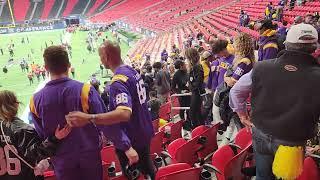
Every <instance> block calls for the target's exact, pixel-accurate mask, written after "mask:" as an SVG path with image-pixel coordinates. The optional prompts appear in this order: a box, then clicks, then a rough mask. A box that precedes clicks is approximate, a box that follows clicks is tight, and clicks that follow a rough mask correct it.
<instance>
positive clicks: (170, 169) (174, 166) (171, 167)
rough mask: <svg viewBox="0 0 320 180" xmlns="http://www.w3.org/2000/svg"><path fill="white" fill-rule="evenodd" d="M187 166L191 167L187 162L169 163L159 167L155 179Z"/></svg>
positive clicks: (187, 167)
mask: <svg viewBox="0 0 320 180" xmlns="http://www.w3.org/2000/svg"><path fill="white" fill-rule="evenodd" d="M189 168H191V166H190V165H189V164H187V163H176V164H170V165H168V166H165V167H161V168H159V170H158V172H157V175H156V179H159V178H160V177H163V176H165V175H168V174H171V173H173V172H177V171H181V170H185V169H189Z"/></svg>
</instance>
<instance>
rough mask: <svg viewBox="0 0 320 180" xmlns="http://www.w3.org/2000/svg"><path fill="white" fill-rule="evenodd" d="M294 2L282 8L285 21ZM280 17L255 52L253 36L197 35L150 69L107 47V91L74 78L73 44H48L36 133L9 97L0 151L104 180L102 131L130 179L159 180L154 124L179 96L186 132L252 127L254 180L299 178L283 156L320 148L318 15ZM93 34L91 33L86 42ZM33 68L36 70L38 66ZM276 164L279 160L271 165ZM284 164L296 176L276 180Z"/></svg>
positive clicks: (261, 25)
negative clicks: (5, 148)
mask: <svg viewBox="0 0 320 180" xmlns="http://www.w3.org/2000/svg"><path fill="white" fill-rule="evenodd" d="M290 3H291V2H290ZM302 3H303V2H302ZM286 4H287V2H286V1H280V2H279V6H280V7H278V8H277V10H276V12H277V14H279V13H281V12H282V11H283V10H284V7H285V5H286ZM290 5H291V4H290ZM273 14H274V13H273V7H272V4H269V5H268V6H267V8H266V14H265V15H266V17H265V19H263V20H261V21H258V22H256V23H255V25H254V28H255V30H257V31H259V33H260V37H259V40H258V43H257V44H258V48H257V49H256V44H255V41H254V39H253V38H252V37H251V36H250V35H248V34H245V33H239V34H238V35H237V36H236V37H234V38H233V39H230V40H222V39H213V40H211V41H209V42H207V41H206V40H204V39H203V34H202V33H201V32H200V31H198V33H197V34H188V35H186V36H185V37H184V38H185V41H184V42H183V49H179V48H178V47H177V46H176V45H173V46H172V49H171V50H170V51H167V50H166V49H163V51H162V52H161V58H160V59H159V60H156V59H152V57H151V55H150V54H149V53H146V54H145V55H144V61H143V62H142V61H141V60H138V61H137V60H135V61H133V60H132V62H133V63H132V64H131V65H130V66H129V65H126V64H124V63H123V61H122V59H121V50H120V47H119V45H118V44H117V43H114V42H111V41H108V40H104V43H103V44H102V45H101V46H100V47H99V48H98V53H99V56H100V59H101V63H102V64H103V66H104V67H106V68H107V69H110V70H111V71H112V72H113V74H114V75H113V77H112V80H111V82H105V84H104V85H105V87H104V89H103V91H102V92H100V88H99V86H100V81H98V80H97V79H96V76H95V75H93V76H92V77H91V80H90V84H91V86H92V87H91V86H90V85H87V84H83V83H80V82H78V81H75V80H72V79H71V78H69V75H68V74H69V71H70V69H71V74H73V75H74V69H73V71H72V67H71V64H70V62H69V56H70V53H69V54H68V50H67V47H63V46H50V47H47V48H46V49H45V51H44V55H43V57H44V63H45V65H46V66H45V67H46V70H47V71H48V73H49V74H50V77H51V81H50V82H48V83H47V85H46V87H45V88H44V89H42V90H40V91H39V92H37V93H35V94H34V96H33V97H32V98H31V101H30V111H31V116H32V119H33V123H34V125H35V129H36V131H35V130H34V129H33V128H31V127H30V126H27V125H25V124H23V123H22V122H21V120H19V119H18V118H16V115H17V111H18V107H19V102H18V100H17V98H16V97H15V95H14V94H13V93H12V92H9V91H1V92H0V100H1V101H0V118H1V119H2V120H3V121H1V130H2V132H1V134H2V136H3V137H4V138H1V139H0V140H1V141H0V144H1V143H2V144H5V145H8V144H12V145H16V144H19V147H20V148H21V149H23V152H26V153H24V156H25V157H24V158H21V157H20V158H19V159H20V160H21V159H26V160H27V161H28V162H29V163H32V164H31V165H30V164H28V163H25V164H26V165H27V166H29V167H30V166H31V168H33V169H35V170H36V172H37V171H42V170H43V168H42V167H43V166H44V165H43V166H41V168H40V167H38V166H36V167H34V166H35V165H36V163H38V162H40V160H41V159H45V158H47V157H49V156H51V157H52V159H51V161H52V164H53V166H54V171H55V175H56V176H57V178H58V179H97V180H101V179H102V169H101V167H102V164H101V157H100V144H99V137H100V135H101V134H103V135H104V136H106V138H107V139H108V140H110V141H112V143H113V144H114V146H115V148H116V154H117V156H118V159H119V161H120V164H121V168H122V171H123V172H124V174H125V175H126V176H129V174H128V166H131V167H132V166H136V168H138V169H139V170H140V171H141V172H143V174H144V175H146V178H149V179H154V178H155V171H154V169H153V166H152V163H151V158H150V141H151V138H152V137H153V134H154V132H153V127H152V123H151V122H152V121H151V120H157V119H159V111H160V108H161V106H162V105H165V104H167V103H169V99H170V98H169V97H170V96H171V95H172V94H179V96H178V100H179V104H180V107H184V108H181V110H180V112H179V118H180V119H182V121H183V122H184V124H183V129H184V130H186V131H191V130H193V129H195V128H196V127H198V126H200V125H211V124H217V123H220V124H219V131H218V133H219V134H225V135H224V136H222V137H225V138H226V140H227V141H232V140H233V139H232V138H233V137H232V135H233V134H234V132H235V131H239V130H240V129H242V128H247V129H248V131H252V140H253V149H254V154H255V163H256V173H255V175H256V179H257V180H262V179H274V178H275V176H276V177H277V178H288V179H295V178H297V176H298V175H299V172H300V173H301V168H302V167H301V164H299V163H296V164H295V163H292V164H281V163H283V161H281V158H282V157H286V158H288V159H290V158H291V160H292V159H296V158H297V157H300V155H301V154H302V153H303V152H304V151H305V150H306V152H307V153H309V154H312V153H317V152H318V153H319V149H320V145H319V133H318V134H316V133H314V132H315V131H317V132H318V131H319V129H318V121H319V116H320V112H319V110H318V107H319V102H320V95H319V91H320V86H319V83H318V82H319V78H320V73H319V72H320V71H319V70H320V69H319V59H317V58H319V54H320V53H319V47H318V42H319V33H318V32H319V31H320V28H319V24H318V22H319V17H318V16H317V15H311V14H307V15H306V16H305V17H304V18H302V17H300V18H297V20H296V21H295V23H294V24H293V25H292V26H291V27H286V25H287V23H286V22H282V24H283V26H280V27H277V25H276V24H275V23H274V21H273V19H275V18H276V19H277V20H278V21H282V16H279V17H274V15H273ZM249 21H250V17H249V16H248V15H247V14H246V13H245V12H244V11H241V15H240V25H241V26H247V25H248V23H249ZM95 36H96V35H94V34H89V35H88V39H87V43H88V45H89V44H92V42H91V41H93V40H92V39H94V37H95ZM255 50H257V51H258V52H257V53H258V54H257V55H256V54H255ZM169 52H170V53H169ZM92 53H95V51H93V52H92ZM34 66H35V68H34V69H35V70H33V71H34V73H36V72H37V69H38V66H37V65H34ZM21 67H22V66H21ZM102 69H103V67H102ZM22 71H24V69H22ZM72 72H73V73H72ZM318 76H319V77H318ZM318 88H319V89H318ZM249 102H250V103H249ZM249 104H250V105H249ZM172 118H174V117H172ZM167 120H168V121H170V119H167ZM3 124H5V126H4V127H5V131H4V130H3V128H4V127H3ZM60 125H61V126H64V127H62V128H61V127H60ZM21 127H22V128H21ZM71 127H72V128H71ZM77 127H81V128H77ZM19 128H20V129H19ZM21 129H22V130H21ZM26 131H27V132H29V134H27V132H26ZM4 133H5V134H4ZM14 135H17V136H24V137H26V138H27V139H31V140H30V141H28V144H27V143H25V141H20V139H18V140H16V141H13V140H12V141H11V140H10V138H11V136H14ZM7 136H8V137H9V138H8V137H7ZM8 139H9V140H10V141H9V140H8ZM30 144H31V145H30ZM58 145H59V147H57V146H58ZM10 147H11V146H10ZM0 150H2V149H0ZM13 151H17V150H13ZM276 154H277V156H276ZM279 158H280V160H279ZM273 162H277V163H279V162H281V163H279V164H277V165H278V166H276V165H274V167H273ZM285 163H287V162H285ZM40 164H42V163H40ZM284 165H285V166H286V167H287V168H288V171H294V172H296V173H293V174H295V175H292V176H289V177H287V176H284V175H283V174H281V173H282V172H280V173H277V167H279V166H284ZM31 168H30V169H29V170H28V167H26V166H24V169H23V170H24V173H25V174H23V173H22V174H20V175H21V177H22V175H24V176H23V177H24V178H25V179H28V178H30V179H32V178H34V174H33V173H32V172H30V170H31ZM76 172H78V173H76ZM10 175H12V174H9V172H8V174H5V176H10ZM35 175H38V174H37V173H36V174H35ZM0 177H1V175H0Z"/></svg>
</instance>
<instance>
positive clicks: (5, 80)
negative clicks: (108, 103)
mask: <svg viewBox="0 0 320 180" xmlns="http://www.w3.org/2000/svg"><path fill="white" fill-rule="evenodd" d="M61 34H62V30H55V31H45V32H31V33H17V34H6V35H0V47H1V48H2V49H3V51H4V55H1V53H0V67H1V72H0V86H2V87H0V90H4V89H7V90H11V91H14V92H15V93H16V95H17V96H18V99H19V101H20V102H21V106H20V110H19V115H21V114H22V113H23V111H24V110H25V108H26V106H28V105H29V99H30V97H31V96H32V94H33V93H34V91H35V89H36V88H37V87H38V85H39V84H41V83H43V80H42V79H41V81H40V83H39V82H38V81H37V79H36V78H34V80H33V81H34V84H33V85H31V86H30V84H29V80H28V78H27V73H24V72H22V71H21V68H20V65H19V63H20V61H21V60H22V58H25V59H26V60H28V54H31V49H33V50H34V54H32V55H31V60H29V61H28V64H29V65H30V64H31V63H32V62H34V63H36V64H39V65H40V66H42V65H43V58H42V54H43V50H44V48H45V42H47V44H48V45H51V42H50V41H53V43H54V44H60V35H61ZM87 34H88V32H85V31H84V32H83V31H77V33H75V34H72V38H71V46H72V58H70V59H71V63H72V66H73V67H74V68H75V74H76V77H75V79H76V80H79V81H82V82H87V81H88V80H89V78H90V76H91V75H92V74H93V73H95V72H99V71H100V68H99V66H100V59H99V56H98V52H95V53H93V54H90V53H89V52H88V51H87V48H86V47H87V45H86V41H85V39H86V37H87ZM106 35H107V36H108V39H111V40H113V37H112V36H111V32H106V33H105V35H103V36H102V37H105V36H106ZM26 36H28V38H29V41H30V43H29V44H28V43H26V44H22V43H21V40H22V38H23V37H26ZM102 39H103V38H101V39H99V42H98V43H97V44H98V45H99V44H100V43H102ZM11 41H13V43H14V45H15V47H14V53H15V56H14V57H13V59H14V62H13V63H12V64H11V65H8V60H9V58H10V55H9V52H8V48H7V46H8V43H10V42H11ZM41 47H42V48H41ZM121 50H122V56H123V57H124V56H125V55H126V53H127V52H128V50H129V46H128V45H127V44H126V43H121ZM83 59H84V60H85V62H84V63H82V61H83ZM4 66H7V67H8V73H6V74H5V73H3V71H2V69H3V67H4ZM29 70H30V68H29ZM104 73H106V72H104ZM109 73H110V72H109ZM98 77H99V78H100V81H101V84H103V82H104V81H106V80H108V79H105V78H102V77H101V76H100V73H99V76H98Z"/></svg>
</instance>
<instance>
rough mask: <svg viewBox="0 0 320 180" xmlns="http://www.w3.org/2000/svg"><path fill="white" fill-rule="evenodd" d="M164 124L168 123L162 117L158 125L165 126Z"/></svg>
mask: <svg viewBox="0 0 320 180" xmlns="http://www.w3.org/2000/svg"><path fill="white" fill-rule="evenodd" d="M166 124H168V121H166V120H164V119H159V127H162V126H165V125H166Z"/></svg>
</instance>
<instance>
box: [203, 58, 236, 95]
mask: <svg viewBox="0 0 320 180" xmlns="http://www.w3.org/2000/svg"><path fill="white" fill-rule="evenodd" d="M233 60H234V55H230V56H228V57H226V58H220V59H218V60H216V61H213V62H212V63H211V67H210V73H209V79H208V88H209V89H211V90H212V91H213V92H214V91H215V90H216V88H217V87H218V86H219V85H220V84H221V83H222V82H224V74H225V73H226V72H227V69H228V68H229V67H231V66H232V63H233Z"/></svg>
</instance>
